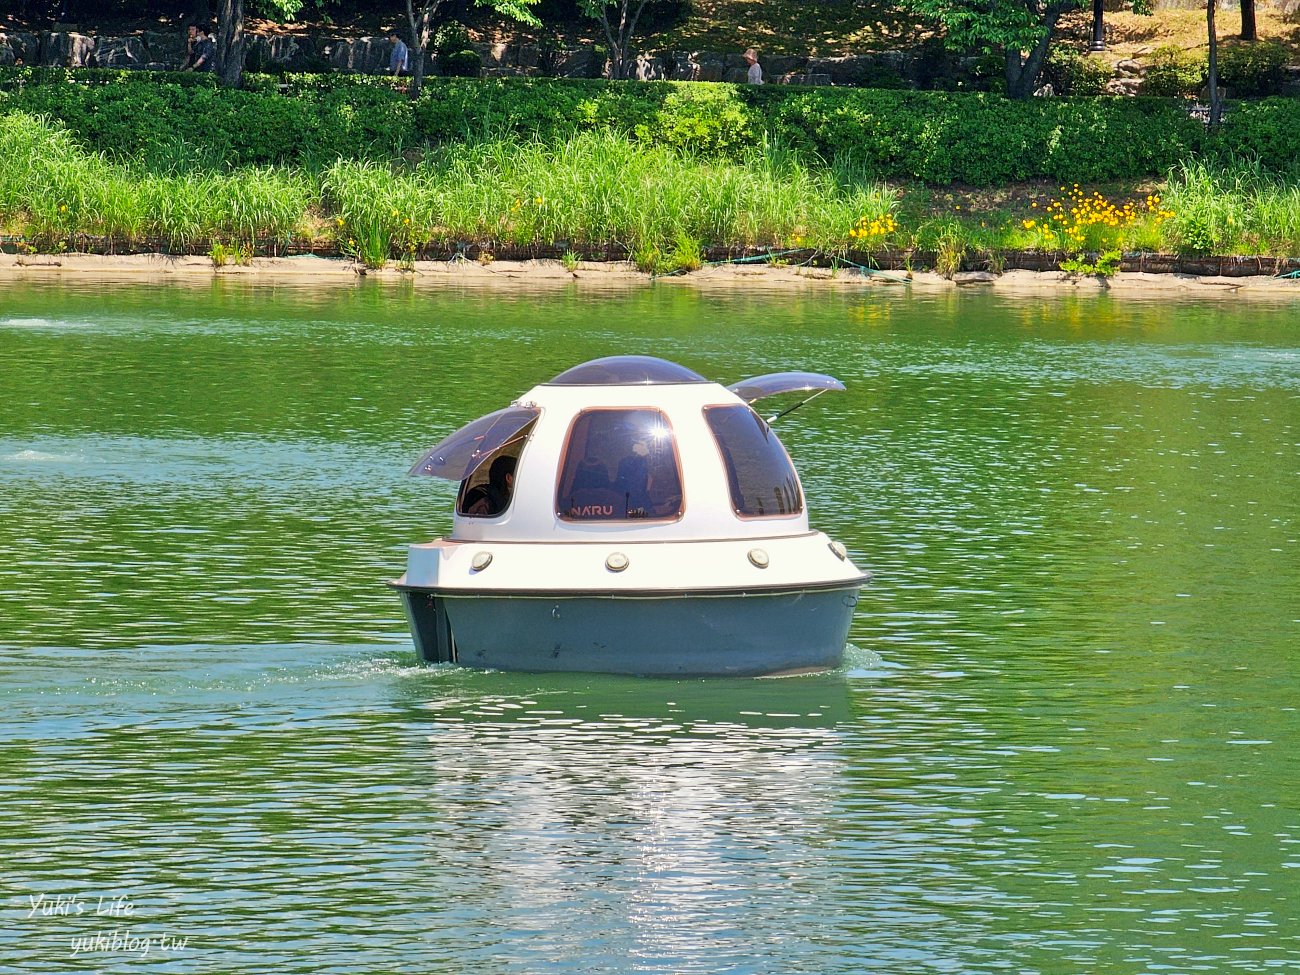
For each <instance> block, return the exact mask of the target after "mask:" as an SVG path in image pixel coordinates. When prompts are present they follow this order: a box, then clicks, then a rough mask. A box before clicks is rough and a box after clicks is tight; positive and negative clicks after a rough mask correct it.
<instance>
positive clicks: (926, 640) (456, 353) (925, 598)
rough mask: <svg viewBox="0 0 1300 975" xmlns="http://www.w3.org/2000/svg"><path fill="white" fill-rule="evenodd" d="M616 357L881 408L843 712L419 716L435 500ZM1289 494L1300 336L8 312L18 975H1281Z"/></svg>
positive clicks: (849, 316) (597, 702)
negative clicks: (402, 580) (526, 400)
mask: <svg viewBox="0 0 1300 975" xmlns="http://www.w3.org/2000/svg"><path fill="white" fill-rule="evenodd" d="M615 353H649V354H654V355H660V356H663V357H665V358H668V359H673V360H676V361H680V362H682V363H683V364H685V365H687V366H689V367H691V368H693V369H695V370H697V371H698V372H700V373H702V374H703V375H705V376H707V377H710V378H714V379H719V380H721V381H723V382H724V383H727V382H733V381H735V380H737V379H740V378H744V377H746V376H750V375H755V374H758V373H763V372H771V371H778V370H783V369H806V370H816V371H823V372H829V373H832V374H834V375H836V376H838V377H840V378H841V379H843V380H844V381H845V383H846V384H847V385H848V392H847V393H844V394H838V395H836V396H829V395H828V396H825V397H822V398H821V399H819V400H818V401H817V402H816V403H814V404H812V405H810V406H808V407H805V408H804V409H802V410H799V411H798V412H796V413H794V414H792V415H791V416H789V417H787V418H786V419H784V420H782V421H781V423H780V426H779V429H780V432H781V436H782V438H783V440H784V442H785V443H786V445H787V447H788V448H789V449H790V452H791V454H792V455H793V456H794V458H795V460H796V463H797V464H798V465H799V467H800V471H801V473H802V475H803V480H804V485H805V488H806V491H807V494H808V501H809V508H810V511H811V515H812V520H813V523H814V525H816V526H817V527H820V528H822V529H824V530H826V531H827V532H828V533H829V534H831V535H832V536H833V537H836V538H839V539H841V540H843V541H844V543H845V544H846V545H847V546H848V548H849V550H850V552H851V553H852V555H853V557H854V559H855V560H856V561H857V562H858V563H859V564H860V565H861V566H863V567H864V568H869V569H870V570H871V571H872V572H873V573H874V576H875V579H874V582H873V585H872V586H871V588H869V589H868V590H866V591H865V592H864V596H863V599H862V601H861V603H860V604H859V607H858V613H857V616H856V618H855V621H854V624H853V628H852V630H851V632H850V641H851V646H850V647H849V648H848V651H847V655H846V663H845V666H844V668H843V669H842V670H840V671H838V672H836V673H832V674H826V675H819V676H814V677H803V678H790V679H784V680H758V681H755V680H749V681H740V680H727V681H666V680H640V679H631V678H613V677H597V676H583V675H577V676H574V675H567V676H566V675H517V674H501V673H482V672H474V671H469V670H459V669H454V668H450V669H446V668H423V667H420V666H417V664H416V662H415V658H414V654H413V652H412V650H411V647H410V644H409V641H408V639H407V635H406V630H405V623H404V621H403V619H402V616H401V611H400V607H399V604H398V601H397V599H396V597H395V596H394V595H393V594H392V593H391V592H390V591H388V590H387V589H386V588H385V586H384V582H385V580H387V579H390V578H393V577H395V576H397V575H398V574H400V572H401V571H402V567H403V560H404V546H405V544H406V543H408V542H410V541H420V540H427V539H429V538H432V537H435V536H437V535H439V534H442V533H444V532H445V531H446V530H447V529H448V527H449V525H450V505H451V501H452V491H453V486H451V485H444V484H442V483H441V482H432V481H430V480H429V479H425V478H408V477H406V476H405V472H406V470H407V468H408V467H409V466H410V464H411V463H412V462H413V461H414V460H415V458H416V457H417V456H418V455H419V453H420V451H421V449H422V448H425V447H427V446H429V445H430V444H432V443H433V442H434V441H436V440H437V439H439V438H440V437H441V436H443V435H444V434H446V433H448V432H450V431H451V430H452V429H454V428H456V427H457V426H459V425H460V424H461V423H463V422H465V421H467V420H469V419H472V418H473V417H476V416H479V415H480V414H482V413H486V412H488V411H490V410H492V409H496V408H498V407H500V406H503V405H505V403H506V402H508V401H509V400H510V399H512V398H513V397H515V396H516V395H518V394H519V393H521V392H523V391H524V390H525V389H527V388H528V387H530V386H532V385H533V384H535V383H537V382H539V381H542V380H545V379H547V378H549V377H551V376H553V375H555V374H556V373H558V372H560V371H562V370H563V369H565V368H567V367H568V366H570V365H573V364H575V363H577V362H581V361H583V360H586V359H589V358H594V357H597V356H603V355H610V354H615ZM1298 478H1300V307H1297V306H1296V305H1294V304H1291V305H1288V304H1283V303H1278V304H1270V303H1265V302H1251V303H1246V302H1233V301H1218V302H1213V303H1195V302H1192V301H1180V300H1176V299H1175V300H1170V299H1168V298H1162V299H1161V300H1159V301H1151V302H1141V301H1134V300H1131V299H1126V300H1123V301H1120V300H1114V299H1110V298H1107V297H1104V296H1103V297H1099V298H1098V297H1074V296H1066V297H1059V298H1057V297H1050V298H1048V297H1043V298H1008V297H1000V296H995V295H992V294H989V293H971V292H953V293H931V294H925V293H918V294H910V293H909V292H907V291H906V290H904V289H902V288H898V289H892V290H887V289H883V288H882V289H867V290H856V289H849V290H843V291H827V290H816V289H810V290H807V291H795V292H790V291H786V292H770V293H769V292H765V291H763V290H761V289H745V290H737V291H734V292H715V293H704V294H701V293H698V292H696V291H693V290H691V289H690V288H688V287H683V286H681V285H680V284H676V283H668V284H658V285H655V286H654V287H647V288H641V289H637V290H632V291H600V290H594V289H582V288H574V287H556V288H546V289H542V290H537V291H534V292H529V293H521V292H519V291H509V290H504V289H493V288H490V287H485V288H478V289H466V290H461V289H441V290H436V289H433V288H428V287H412V286H410V285H409V284H406V285H402V284H395V283H392V282H365V281H362V282H359V283H357V284H355V285H347V286H343V285H319V284H312V285H310V286H288V285H274V286H271V285H256V284H250V283H248V282H246V281H241V280H238V279H229V278H227V279H218V280H216V281H214V282H212V283H208V282H206V281H205V282H204V283H202V284H201V285H195V284H178V283H153V284H143V283H136V284H132V283H113V282H106V281H102V280H99V279H96V278H91V277H85V278H81V277H72V276H67V277H63V278H59V279H55V280H48V281H41V280H13V279H11V280H9V281H6V282H4V283H3V285H2V286H0V972H5V973H8V972H21V973H28V972H32V973H38V972H39V973H63V972H114V973H115V972H125V971H135V970H156V971H166V972H171V971H175V972H204V973H208V972H211V973H234V972H238V973H254V972H257V973H261V972H285V973H299V972H300V973H308V972H312V973H315V972H330V973H334V972H337V973H348V975H356V973H381V972H382V973H389V972H437V973H444V972H445V973H460V972H474V973H551V972H557V973H558V972H565V973H568V972H574V973H597V972H601V973H606V972H608V973H626V972H654V973H697V972H698V973H723V972H727V973H732V972H735V973H763V975H768V973H771V975H778V973H810V975H849V973H853V975H858V973H889V975H904V973H906V975H916V973H955V975H960V973H1002V972H1008V973H1044V975H1055V973H1110V972H1115V973H1126V975H1127V973H1152V975H1155V973H1182V972H1272V971H1277V972H1282V971H1295V970H1297V969H1300V757H1298V755H1297V741H1298V740H1300V736H1298V734H1297V733H1298V732H1300V715H1298V713H1297V708H1300V680H1298V679H1297V677H1296V674H1295V672H1294V671H1293V669H1292V668H1293V667H1295V666H1297V664H1298V663H1300V595H1298V593H1300V545H1298V544H1297V537H1298V536H1300V524H1298V522H1300V491H1297V485H1298ZM60 898H62V899H61V900H60ZM115 938H116V940H114V939H115Z"/></svg>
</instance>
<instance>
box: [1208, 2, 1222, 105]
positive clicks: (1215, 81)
mask: <svg viewBox="0 0 1300 975" xmlns="http://www.w3.org/2000/svg"><path fill="white" fill-rule="evenodd" d="M1216 6H1218V0H1206V3H1205V20H1206V24H1207V26H1208V29H1209V35H1210V128H1212V129H1213V128H1217V127H1218V124H1219V119H1220V116H1221V115H1222V106H1221V105H1220V104H1219V38H1218V34H1217V33H1216V32H1215V27H1214V8H1215V7H1216Z"/></svg>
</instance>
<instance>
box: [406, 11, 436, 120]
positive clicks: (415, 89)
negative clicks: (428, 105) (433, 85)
mask: <svg viewBox="0 0 1300 975" xmlns="http://www.w3.org/2000/svg"><path fill="white" fill-rule="evenodd" d="M441 4H442V0H420V4H419V13H416V6H415V4H414V3H412V0H406V23H407V26H408V27H410V28H411V44H410V51H409V56H410V59H411V89H410V95H411V100H412V101H414V100H415V99H417V98H419V97H420V89H422V88H423V87H424V57H425V53H424V52H425V51H426V50H427V49H428V47H429V40H430V38H432V37H433V17H434V15H435V14H436V13H437V12H438V7H439V6H441Z"/></svg>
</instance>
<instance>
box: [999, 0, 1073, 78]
mask: <svg viewBox="0 0 1300 975" xmlns="http://www.w3.org/2000/svg"><path fill="white" fill-rule="evenodd" d="M1074 6H1075V5H1074V4H1070V3H1066V4H1055V3H1054V4H1051V5H1050V6H1049V7H1048V8H1047V10H1046V11H1045V12H1044V16H1043V34H1042V36H1041V37H1040V38H1039V39H1038V43H1037V44H1035V45H1034V48H1033V50H1032V51H1030V52H1029V54H1028V55H1027V56H1026V57H1025V58H1024V59H1023V60H1021V55H1020V52H1019V51H1012V50H1008V51H1006V52H1005V55H1006V78H1007V97H1008V98H1016V99H1022V98H1028V97H1030V96H1031V95H1033V93H1034V85H1036V84H1037V83H1038V75H1039V73H1040V72H1041V71H1042V70H1043V62H1044V61H1046V60H1047V52H1048V51H1050V50H1051V48H1052V39H1053V38H1054V37H1055V36H1056V22H1057V21H1058V20H1060V19H1061V14H1062V13H1063V12H1064V11H1065V10H1067V9H1071V10H1072V9H1074Z"/></svg>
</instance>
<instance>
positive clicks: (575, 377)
mask: <svg viewBox="0 0 1300 975" xmlns="http://www.w3.org/2000/svg"><path fill="white" fill-rule="evenodd" d="M707 382H708V380H707V379H705V378H704V377H703V376H701V375H700V374H699V373H697V372H694V371H692V370H690V369H687V368H686V367H685V366H679V365H678V364H677V363H675V362H669V361H668V360H667V359H657V358H655V357H654V356H651V355H611V356H606V357H605V358H604V359H592V360H591V361H590V362H584V363H583V364H582V365H580V366H574V367H573V368H572V369H566V370H564V372H562V373H560V374H559V375H558V376H556V377H555V378H554V379H552V380H551V381H550V382H548V383H544V384H543V385H546V386H661V385H663V386H666V385H675V384H678V383H707Z"/></svg>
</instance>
